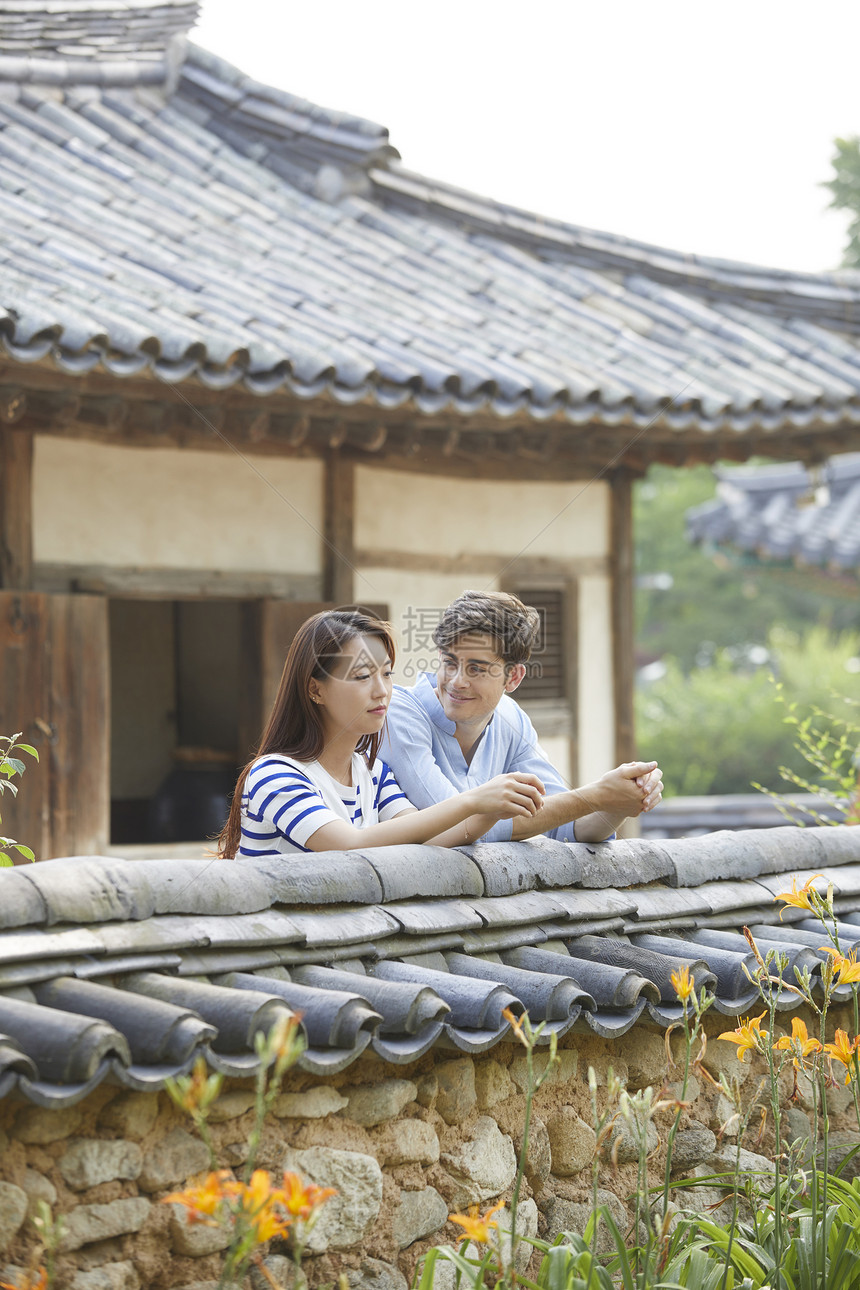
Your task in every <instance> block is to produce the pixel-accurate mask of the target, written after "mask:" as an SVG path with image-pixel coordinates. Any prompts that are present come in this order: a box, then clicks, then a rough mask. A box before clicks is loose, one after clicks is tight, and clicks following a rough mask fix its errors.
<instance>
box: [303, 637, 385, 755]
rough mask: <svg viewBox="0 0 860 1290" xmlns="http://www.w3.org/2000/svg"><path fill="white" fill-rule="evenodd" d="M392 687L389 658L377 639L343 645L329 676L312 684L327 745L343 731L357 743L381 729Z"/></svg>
mask: <svg viewBox="0 0 860 1290" xmlns="http://www.w3.org/2000/svg"><path fill="white" fill-rule="evenodd" d="M391 687H392V681H391V659H390V658H389V657H388V652H387V651H386V648H385V645H384V644H383V642H382V641H381V640H380V639H379V637H378V636H357V637H355V639H354V640H351V641H349V642H348V644H346V645H344V647H343V649H342V651H341V653H340V655H339V656H338V658H337V659H336V661H335V662H334V665H333V666H332V667H331V668H330V670H329V673H328V675H327V676H326V677H324V678H322V679H320V680H312V681H311V698H312V700H313V702H314V703H315V704H316V705H317V707H318V709H319V711H320V714H321V716H322V723H323V736H324V738H325V740H326V743H328V742H329V741H330V740H332V739H335V738H340V737H342V736H343V735H344V734H345V733H346V732H349V734H350V736H351V737H352V738H353V739H354V742H355V743H357V742H358V740H359V739H360V738H361V737H362V735H373V734H376V732H377V731H378V730H381V729H382V724H383V722H384V721H385V714H386V712H387V711H388V705H389V703H390V702H391Z"/></svg>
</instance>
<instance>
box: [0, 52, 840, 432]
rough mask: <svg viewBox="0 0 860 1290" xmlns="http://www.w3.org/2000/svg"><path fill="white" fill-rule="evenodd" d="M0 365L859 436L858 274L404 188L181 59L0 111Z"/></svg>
mask: <svg viewBox="0 0 860 1290" xmlns="http://www.w3.org/2000/svg"><path fill="white" fill-rule="evenodd" d="M0 215H2V219H3V223H4V230H5V233H4V245H3V248H2V250H0V256H2V261H3V263H2V269H0V280H2V293H0V343H2V346H3V349H4V350H5V353H6V355H7V356H8V357H9V359H11V360H13V361H14V362H17V363H21V364H29V363H34V362H37V361H39V360H46V359H47V360H51V361H53V362H54V363H55V364H56V365H57V367H58V368H60V369H61V370H62V371H64V372H67V373H68V374H70V375H72V376H78V375H82V374H85V373H87V372H90V371H94V370H99V371H103V372H107V373H109V374H111V375H113V376H116V377H122V378H124V377H129V376H134V375H153V376H155V377H156V378H158V379H159V380H161V381H165V382H171V383H177V382H183V381H188V380H191V379H192V378H194V379H195V380H197V381H199V382H200V383H202V384H203V385H205V386H208V387H210V388H212V389H214V390H225V389H227V388H229V387H231V386H237V387H238V386H241V387H244V388H245V389H247V390H248V391H250V392H251V393H252V394H255V395H268V394H272V393H275V392H278V391H280V392H283V393H285V394H288V395H291V396H294V397H296V398H300V399H303V400H309V399H318V398H325V399H327V400H329V401H331V402H333V403H334V404H335V405H337V404H340V405H350V404H354V403H358V402H365V403H369V404H374V405H376V406H379V407H384V408H403V409H407V410H411V411H413V412H416V413H419V414H423V415H424V416H437V415H439V414H441V413H444V414H445V415H446V416H448V417H454V418H462V419H463V420H464V421H468V419H469V418H470V417H474V416H476V415H478V414H480V415H481V416H482V417H490V418H494V419H496V420H498V421H499V423H500V424H502V425H503V424H504V423H510V421H511V419H512V418H518V419H528V420H532V421H535V420H537V421H544V422H545V421H554V422H557V423H559V424H560V425H567V426H569V427H576V426H584V425H586V424H589V425H598V426H600V425H602V426H606V427H612V426H624V427H628V426H629V427H631V428H633V429H634V430H635V431H637V432H644V431H645V430H646V429H648V428H651V427H655V428H656V429H657V430H661V429H662V430H664V431H667V432H669V433H670V434H671V435H672V436H673V437H674V436H681V437H683V435H684V433H685V432H689V433H695V434H701V433H702V432H705V433H713V432H718V431H719V432H725V433H728V434H730V435H731V436H734V437H742V436H744V435H747V434H753V433H755V434H759V435H760V434H762V433H763V434H765V435H767V434H772V433H773V432H776V431H780V430H788V431H792V432H797V433H802V432H809V433H810V434H819V433H822V432H827V431H830V432H839V433H840V434H842V435H844V434H846V433H856V431H854V429H853V428H854V427H856V426H858V425H860V343H858V335H860V275H858V274H856V273H854V274H852V273H842V274H827V275H819V276H815V275H809V274H806V275H804V274H793V273H788V272H781V271H778V270H768V269H759V268H755V267H752V266H747V265H741V264H732V263H728V262H725V261H718V260H713V259H710V260H709V259H703V258H701V257H695V256H686V255H682V254H679V253H675V252H671V251H665V250H662V249H659V248H655V247H650V246H645V245H643V244H640V243H636V242H634V241H631V240H629V239H624V238H621V237H614V236H611V235H608V234H601V233H595V232H592V231H590V230H586V229H581V228H576V227H573V226H570V225H566V224H563V223H561V222H559V221H553V220H546V219H541V218H540V217H537V216H534V215H531V214H529V213H527V212H523V211H520V210H516V209H514V208H511V207H507V206H504V205H501V204H498V203H494V202H492V201H490V200H487V199H483V198H480V197H477V196H476V195H474V194H469V193H463V192H461V191H459V190H456V189H454V188H452V187H450V186H447V185H444V184H441V183H437V182H435V181H432V180H429V179H427V178H425V177H422V176H416V175H414V174H412V173H411V172H409V171H407V170H405V169H404V168H402V167H401V166H400V165H399V163H398V160H397V154H396V153H395V151H394V149H393V148H391V146H390V144H389V142H388V135H387V131H385V130H384V129H383V128H382V127H380V126H375V125H373V124H372V123H369V122H366V121H362V120H361V119H359V118H355V117H350V116H347V115H346V114H342V113H333V112H327V111H324V110H323V109H320V108H317V107H315V106H314V105H312V104H308V103H306V102H304V101H303V100H300V99H297V98H295V97H294V96H291V95H287V94H285V93H282V92H280V91H277V90H274V89H271V88H270V87H266V86H261V85H259V84H257V83H256V82H253V81H252V80H251V79H250V78H248V77H246V76H244V75H243V74H242V73H241V72H239V71H237V69H235V68H233V67H231V66H230V65H229V64H227V63H225V62H224V61H223V60H221V59H218V58H215V57H213V56H212V55H210V54H207V53H205V52H204V51H202V50H199V49H195V48H193V47H192V48H191V49H190V51H189V52H188V54H187V57H186V59H185V62H184V65H183V68H182V73H181V76H180V79H179V83H178V87H177V89H176V90H175V92H174V93H172V94H168V95H166V96H165V94H164V93H162V92H159V91H156V90H152V89H147V88H146V87H145V86H141V85H137V86H136V87H133V88H124V87H123V86H122V85H106V86H105V85H102V86H99V85H86V86H80V85H77V86H76V85H56V84H55V85H53V86H47V85H44V84H40V83H39V81H38V78H35V79H34V77H33V76H27V75H22V76H21V78H20V79H19V80H17V81H16V80H15V79H14V78H13V79H9V80H7V81H6V83H5V84H4V86H3V92H2V94H0Z"/></svg>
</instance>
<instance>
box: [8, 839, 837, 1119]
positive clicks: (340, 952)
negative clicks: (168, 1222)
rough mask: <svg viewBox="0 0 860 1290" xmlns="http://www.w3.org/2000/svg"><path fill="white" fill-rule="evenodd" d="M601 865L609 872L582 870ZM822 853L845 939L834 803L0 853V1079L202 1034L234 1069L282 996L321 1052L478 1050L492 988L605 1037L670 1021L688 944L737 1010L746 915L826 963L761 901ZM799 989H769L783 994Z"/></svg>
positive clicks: (130, 1074) (816, 976) (45, 1076)
mask: <svg viewBox="0 0 860 1290" xmlns="http://www.w3.org/2000/svg"><path fill="white" fill-rule="evenodd" d="M598 865H602V866H603V867H604V872H605V874H607V875H611V876H612V877H613V880H614V881H615V883H616V886H614V887H601V886H599V885H597V884H596V882H595V881H594V877H595V872H594V867H595V866H598ZM314 867H315V868H316V872H313V868H314ZM814 873H820V874H823V877H822V878H819V879H818V882H819V885H821V886H822V889H826V887H827V885H828V884H830V883H832V885H833V889H834V893H835V895H834V901H835V905H834V908H835V911H836V914H837V916H838V918H839V919H840V938H841V942H842V944H843V945H845V946H853V945H855V944H858V945H860V829H857V828H851V827H848V826H844V825H842V826H835V827H830V828H827V827H818V828H804V829H797V828H793V827H789V826H782V827H778V828H774V829H755V830H749V831H746V832H737V833H733V834H731V835H725V834H714V835H706V836H704V837H702V838H693V839H663V840H661V841H660V842H659V843H655V842H653V841H649V840H645V839H633V840H628V841H618V842H612V843H605V844H600V845H598V846H591V845H585V844H567V843H558V842H553V841H551V840H550V839H543V840H541V841H539V842H537V843H506V844H505V843H492V844H478V845H476V846H473V847H470V848H468V854H464V853H463V852H460V851H448V850H445V849H443V848H438V847H433V848H422V847H404V848H394V847H388V848H384V849H379V850H368V851H366V852H362V853H355V852H353V853H345V854H342V853H336V852H332V853H326V854H324V855H320V856H317V857H314V859H313V861H312V862H311V863H310V864H309V863H308V861H306V860H303V859H297V860H296V861H292V860H278V859H274V858H272V859H269V860H264V861H258V862H240V861H218V862H212V861H206V860H201V861H189V860H185V861H176V862H171V861H153V860H146V861H143V860H138V861H130V860H121V859H117V858H114V857H101V858H100V857H93V856H89V857H80V858H75V857H68V858H66V859H64V860H55V861H50V862H46V863H44V864H41V865H38V866H28V867H26V868H24V867H21V868H17V869H11V870H9V869H7V870H3V871H0V909H3V910H4V911H9V910H11V911H12V914H13V922H14V923H15V924H17V925H13V926H10V927H7V928H6V929H5V930H3V931H0V1096H5V1095H7V1094H9V1093H12V1092H14V1091H16V1090H17V1092H19V1093H20V1094H21V1095H23V1096H24V1097H25V1098H27V1099H29V1100H30V1101H32V1102H35V1103H37V1104H38V1105H41V1106H66V1105H71V1104H72V1103H73V1102H75V1101H77V1100H79V1099H80V1098H81V1097H84V1096H85V1095H86V1093H87V1092H88V1091H89V1090H90V1089H91V1088H93V1087H95V1086H96V1085H97V1084H98V1083H99V1082H101V1080H103V1079H105V1078H108V1077H110V1078H111V1079H114V1080H117V1081H119V1082H120V1083H121V1084H122V1085H124V1086H125V1087H127V1088H130V1089H138V1090H145V1089H153V1088H159V1087H162V1086H163V1083H164V1081H165V1079H166V1078H168V1077H170V1076H173V1077H175V1076H177V1075H180V1074H183V1073H186V1072H187V1071H188V1070H190V1069H191V1066H192V1065H193V1063H194V1061H195V1060H196V1058H197V1057H198V1056H199V1055H201V1054H202V1055H203V1056H204V1057H205V1058H206V1060H207V1062H208V1063H209V1065H210V1066H211V1067H212V1068H213V1069H215V1070H221V1071H223V1072H225V1073H227V1074H233V1075H244V1074H248V1073H250V1072H251V1071H253V1070H254V1069H255V1066H256V1063H257V1061H258V1058H257V1055H256V1052H255V1045H254V1037H255V1035H256V1033H258V1032H259V1031H266V1030H268V1029H269V1028H270V1027H271V1026H272V1025H273V1024H274V1021H275V1020H276V1019H277V1018H278V1017H281V1016H284V1015H286V1014H288V1013H291V1012H296V1011H299V1012H301V1013H302V1016H303V1021H302V1025H303V1027H304V1030H305V1034H306V1036H307V1041H308V1047H307V1049H306V1051H305V1052H304V1054H303V1056H302V1058H301V1065H302V1067H303V1068H304V1069H306V1070H308V1071H310V1072H313V1073H316V1074H326V1073H328V1074H334V1073H336V1072H338V1071H340V1070H343V1069H344V1068H345V1067H347V1066H349V1065H350V1064H351V1063H352V1062H354V1061H356V1060H357V1059H358V1058H359V1057H360V1055H361V1053H363V1052H364V1051H366V1050H367V1048H368V1047H369V1046H371V1045H372V1048H373V1051H374V1052H375V1053H376V1055H377V1056H378V1057H380V1058H382V1059H383V1060H385V1061H390V1062H392V1063H394V1064H398V1065H403V1064H406V1063H409V1062H412V1061H415V1060H416V1059H417V1058H418V1057H420V1056H421V1055H422V1054H423V1053H425V1052H426V1051H427V1050H428V1049H429V1048H430V1047H432V1046H433V1045H434V1044H436V1043H440V1044H446V1045H448V1046H453V1047H454V1048H456V1049H459V1050H460V1051H462V1052H468V1053H481V1052H485V1051H487V1050H488V1049H491V1048H492V1047H493V1046H494V1045H495V1044H497V1043H499V1042H501V1041H503V1040H504V1039H505V1038H506V1037H507V1036H509V1033H510V1025H509V1022H508V1020H507V1018H506V1017H505V1015H504V1013H505V1010H506V1009H507V1008H510V1009H511V1010H512V1012H513V1015H514V1016H516V1015H517V1014H518V1013H520V1012H522V1011H523V1010H526V1009H527V1010H528V1011H529V1013H530V1015H531V1016H532V1018H533V1020H535V1022H539V1021H541V1020H543V1021H544V1022H545V1029H544V1033H543V1042H549V1037H550V1033H551V1032H554V1033H555V1034H556V1035H563V1034H565V1033H566V1032H567V1031H568V1030H570V1029H571V1028H572V1027H573V1026H576V1027H577V1028H578V1029H582V1028H583V1027H585V1028H587V1029H590V1030H591V1031H593V1032H594V1033H595V1034H598V1035H601V1036H604V1037H608V1038H613V1037H615V1038H617V1037H620V1036H621V1035H623V1034H624V1033H626V1031H627V1030H629V1029H630V1027H631V1026H633V1025H634V1024H635V1023H636V1021H637V1019H638V1018H639V1017H640V1016H641V1015H642V1013H643V1011H644V1010H646V1009H647V1012H648V1016H649V1017H650V1019H651V1021H652V1022H654V1023H656V1024H658V1025H661V1026H669V1025H671V1024H673V1023H674V1021H676V1020H677V1016H678V1008H677V1003H676V1000H675V996H674V991H673V989H672V985H671V973H672V972H673V971H674V970H675V969H676V968H677V967H678V966H679V965H680V964H682V963H686V964H687V966H688V967H689V968H690V970H691V971H692V972H693V975H694V979H695V980H696V982H697V986H698V987H701V986H705V987H706V988H708V989H711V990H714V991H715V993H716V996H717V998H716V1002H715V1005H714V1007H715V1009H716V1010H717V1011H718V1012H722V1013H724V1014H725V1015H727V1016H736V1015H738V1014H740V1013H742V1012H744V1011H747V1010H748V1009H749V1007H750V1006H751V1005H752V1004H753V1003H754V1000H755V996H754V993H753V992H752V991H751V988H750V984H749V981H748V978H747V976H746V973H745V972H744V966H745V965H746V966H747V967H749V963H750V948H749V946H748V944H747V942H746V940H745V939H744V937H743V936H741V935H740V933H739V928H740V927H741V926H742V925H743V924H744V923H747V924H751V925H752V928H753V931H754V934H755V935H756V936H757V937H758V938H759V942H760V944H761V947H762V948H763V949H766V948H768V947H770V946H771V945H772V946H774V947H775V948H777V949H779V950H780V952H785V953H786V954H787V955H788V969H787V983H788V984H789V985H790V984H792V983H793V980H794V977H793V969H794V967H795V966H796V967H798V968H800V969H801V970H804V969H807V968H808V969H809V970H810V974H811V979H812V981H813V983H816V982H818V981H819V980H820V972H821V963H822V961H823V960H824V958H825V955H824V953H823V951H822V950H821V948H820V946H821V940H822V936H821V931H820V928H819V929H818V930H816V928H818V925H817V924H815V923H808V922H807V920H806V919H805V918H804V917H803V915H804V913H805V911H804V910H802V909H795V908H792V907H788V908H786V909H785V910H783V916H784V924H783V923H782V922H780V921H779V905H778V903H777V902H776V901H775V897H776V896H777V895H778V893H779V892H781V891H783V890H786V889H787V888H788V887H789V885H790V881H791V878H792V877H798V878H799V879H800V880H804V879H805V878H806V877H808V876H809V875H810V874H814ZM702 875H706V880H705V881H697V879H699V878H700V877H701V876H702ZM586 884H587V885H586ZM410 887H411V889H412V891H413V895H412V898H411V899H410V898H407V896H406V893H407V892H408V891H409V889H410ZM7 892H8V893H9V897H8V899H3V897H4V895H5V893H7ZM415 893H419V894H415ZM261 903H262V904H264V906H265V907H264V908H261V909H257V908H255V907H256V906H258V905H260V904H261ZM234 904H235V905H236V906H237V907H238V908H239V909H243V910H247V909H248V906H249V905H250V906H251V907H252V908H251V910H250V911H249V912H238V913H237V912H233V907H234ZM161 911H165V912H161ZM167 911H169V912H167ZM797 1004H798V998H797V995H795V994H794V993H793V992H792V991H790V990H783V991H781V993H780V995H779V999H778V1006H779V1008H780V1009H781V1010H785V1009H791V1008H794V1007H796V1006H797Z"/></svg>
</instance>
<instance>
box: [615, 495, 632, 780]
mask: <svg viewBox="0 0 860 1290" xmlns="http://www.w3.org/2000/svg"><path fill="white" fill-rule="evenodd" d="M610 497H611V502H610V534H609V537H610V544H611V545H610V561H611V570H612V592H611V595H612V669H613V698H614V706H615V760H616V762H617V763H619V764H620V763H621V762H623V761H633V760H634V758H635V756H636V731H635V720H634V712H633V684H634V648H635V633H634V622H633V482H632V476H631V475H630V474H628V473H627V472H626V471H617V472H615V473H614V474H613V475H612V479H611V493H610Z"/></svg>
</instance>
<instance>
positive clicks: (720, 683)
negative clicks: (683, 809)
mask: <svg viewBox="0 0 860 1290" xmlns="http://www.w3.org/2000/svg"><path fill="white" fill-rule="evenodd" d="M766 644H767V649H768V651H769V654H770V659H771V664H770V667H759V668H753V669H749V670H743V671H741V670H738V667H737V662H736V659H734V658H733V657H732V655H731V654H730V653H729V652H728V651H727V650H722V651H720V652H719V653H718V654H717V656H716V658H715V659H714V662H713V663H712V664H711V666H710V667H702V668H695V669H694V670H693V671H692V672H691V673H690V674H689V675H685V673H684V671H683V669H682V667H681V664H680V663H679V662H678V661H677V660H674V659H668V660H666V663H667V668H668V670H667V672H666V675H665V676H664V677H663V678H661V679H660V680H659V681H655V682H653V683H652V684H651V685H649V686H647V687H645V688H642V689H641V690H640V691H639V692H638V694H637V699H636V701H637V711H636V719H637V731H638V741H639V746H640V748H642V749H643V750H645V751H647V755H648V756H649V757H654V758H656V759H657V761H659V763H660V765H661V767H662V768H663V775H664V782H665V785H666V795H667V796H669V795H672V794H679V793H680V794H691V795H695V794H699V793H748V792H749V791H750V787H751V785H752V784H753V783H756V784H760V785H762V786H763V787H764V788H765V790H770V791H772V792H779V790H780V789H781V788H782V787H783V781H784V779H785V778H786V776H788V777H789V779H790V780H791V782H793V783H794V784H795V785H796V786H799V785H800V784H802V783H804V782H809V781H808V775H807V772H808V769H809V767H808V764H807V758H806V755H805V753H804V751H803V750H802V749H799V748H798V747H796V746H795V738H796V736H797V734H798V722H797V721H796V720H795V715H796V713H797V711H806V712H815V711H820V712H825V711H829V712H831V713H832V714H833V718H834V720H836V721H845V722H849V721H850V712H849V710H848V705H847V703H846V701H844V700H839V699H838V698H836V697H834V696H838V695H839V694H841V693H844V692H845V690H846V689H847V686H848V683H849V681H851V680H852V678H853V675H854V674H853V673H852V672H851V671H850V670H849V669H850V668H853V667H856V666H857V665H856V664H855V663H854V662H853V660H855V659H858V658H860V633H858V632H843V633H842V634H841V635H840V636H838V637H836V638H835V639H834V638H832V637H831V636H830V634H829V633H828V632H827V631H826V630H825V629H824V628H821V627H816V628H813V629H812V630H810V631H807V632H806V634H805V635H803V636H798V635H797V634H796V633H794V632H791V631H787V630H786V629H785V628H777V627H774V628H772V629H771V631H770V633H769V635H768V637H767V641H766ZM846 665H847V667H846ZM771 667H772V668H773V671H774V672H775V674H776V676H777V678H778V681H779V684H780V691H779V693H780V695H781V696H782V697H783V698H784V700H785V703H787V704H789V705H796V707H794V708H791V709H786V707H785V706H784V705H781V704H780V703H779V702H777V696H776V694H775V692H774V686H773V683H772V681H771V670H770V669H771ZM812 731H813V727H811V726H810V727H808V728H807V729H806V733H807V734H809V737H810V738H811V739H813V740H815V739H816V738H817V736H816V734H815V733H811V732H812ZM841 733H844V731H841ZM819 734H820V732H819ZM837 738H838V736H837ZM831 751H832V750H831ZM847 755H849V754H848V753H847V752H846V751H845V750H844V749H843V752H842V753H841V754H840V756H843V757H845V756H847ZM843 769H844V768H843ZM792 777H794V778H792ZM814 787H815V786H814V785H811V786H810V788H808V789H804V791H813V789H814Z"/></svg>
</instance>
